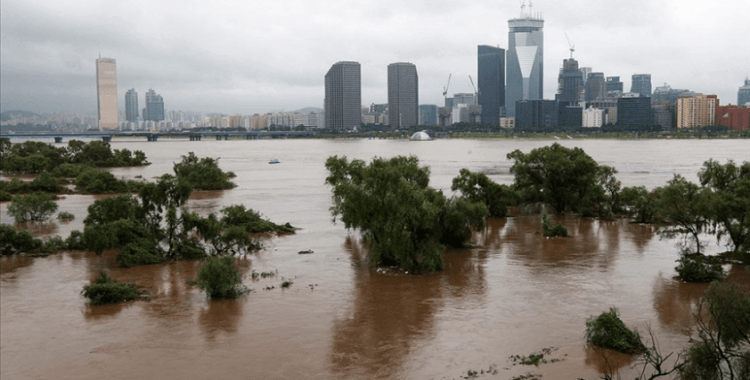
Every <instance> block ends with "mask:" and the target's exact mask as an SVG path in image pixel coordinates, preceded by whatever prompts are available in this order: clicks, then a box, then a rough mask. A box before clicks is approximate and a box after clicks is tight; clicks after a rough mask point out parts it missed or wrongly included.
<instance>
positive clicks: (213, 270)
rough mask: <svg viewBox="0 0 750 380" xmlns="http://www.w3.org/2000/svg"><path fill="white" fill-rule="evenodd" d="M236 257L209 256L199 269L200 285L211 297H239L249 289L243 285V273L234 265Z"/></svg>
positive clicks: (198, 282)
mask: <svg viewBox="0 0 750 380" xmlns="http://www.w3.org/2000/svg"><path fill="white" fill-rule="evenodd" d="M234 261H235V258H234V257H232V256H224V257H221V258H214V257H210V256H209V257H208V258H206V263H205V264H203V266H202V267H201V269H200V270H199V271H198V281H196V284H197V285H198V287H200V288H201V289H203V290H205V291H206V294H207V295H208V296H209V297H211V298H237V297H239V296H240V295H242V293H244V292H246V291H247V288H245V287H243V286H242V275H241V274H240V272H239V271H237V267H235V265H234Z"/></svg>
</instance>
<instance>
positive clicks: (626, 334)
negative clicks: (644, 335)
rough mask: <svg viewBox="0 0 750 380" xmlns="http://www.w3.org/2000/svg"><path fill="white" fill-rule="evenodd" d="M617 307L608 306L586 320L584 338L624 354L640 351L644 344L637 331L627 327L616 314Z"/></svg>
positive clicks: (596, 344)
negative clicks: (603, 310)
mask: <svg viewBox="0 0 750 380" xmlns="http://www.w3.org/2000/svg"><path fill="white" fill-rule="evenodd" d="M618 314H619V313H618V311H617V308H614V307H613V308H610V309H609V311H605V312H603V313H601V314H599V316H598V317H592V318H589V319H588V320H586V340H587V341H588V342H589V343H591V344H593V345H595V346H598V347H602V348H608V349H610V350H615V351H619V352H622V353H625V354H635V353H638V352H640V351H641V350H642V349H643V348H644V346H643V343H642V342H641V337H640V336H639V335H638V333H637V332H634V331H633V330H631V329H629V328H628V327H627V326H625V323H623V322H622V320H621V319H620V316H619V315H618Z"/></svg>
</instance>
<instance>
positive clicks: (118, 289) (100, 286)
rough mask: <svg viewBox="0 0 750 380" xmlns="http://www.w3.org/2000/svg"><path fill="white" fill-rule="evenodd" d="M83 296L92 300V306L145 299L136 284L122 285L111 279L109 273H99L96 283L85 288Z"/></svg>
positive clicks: (82, 292)
mask: <svg viewBox="0 0 750 380" xmlns="http://www.w3.org/2000/svg"><path fill="white" fill-rule="evenodd" d="M81 294H82V295H83V296H84V297H86V298H88V299H89V300H91V304H92V305H104V304H108V303H117V302H126V301H132V300H134V299H137V298H145V296H144V295H142V294H141V293H140V292H139V291H138V287H137V286H136V285H134V284H121V283H118V282H116V281H115V280H113V279H111V278H109V276H108V275H107V272H105V271H104V270H102V271H101V272H99V277H97V278H96V279H95V280H94V282H92V283H91V284H90V285H86V286H84V287H83V290H82V291H81Z"/></svg>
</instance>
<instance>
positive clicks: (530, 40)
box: [505, 7, 544, 117]
mask: <svg viewBox="0 0 750 380" xmlns="http://www.w3.org/2000/svg"><path fill="white" fill-rule="evenodd" d="M521 9H522V11H521V16H520V17H519V18H514V19H511V20H508V28H509V32H508V52H507V53H506V60H505V64H506V67H507V73H506V76H505V107H506V109H507V114H508V116H511V117H513V116H515V113H516V101H519V100H539V99H542V96H543V94H544V31H543V30H542V29H544V20H543V19H542V17H541V15H539V14H536V15H534V14H532V13H531V12H529V13H523V7H522V8H521Z"/></svg>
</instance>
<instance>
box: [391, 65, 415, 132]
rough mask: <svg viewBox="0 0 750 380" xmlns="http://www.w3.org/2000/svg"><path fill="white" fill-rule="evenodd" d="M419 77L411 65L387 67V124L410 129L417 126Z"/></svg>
mask: <svg viewBox="0 0 750 380" xmlns="http://www.w3.org/2000/svg"><path fill="white" fill-rule="evenodd" d="M418 106H419V77H418V75H417V66H414V64H411V63H404V62H398V63H391V64H390V65H388V124H390V125H391V127H411V126H414V125H418V124H419V111H418Z"/></svg>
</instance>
